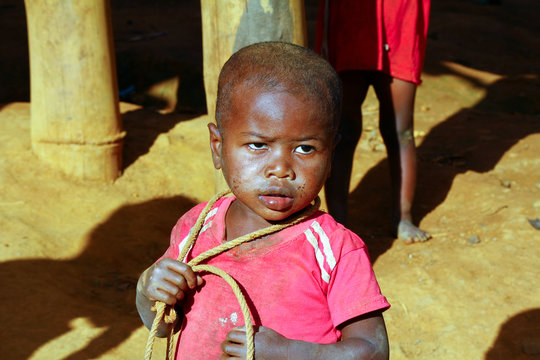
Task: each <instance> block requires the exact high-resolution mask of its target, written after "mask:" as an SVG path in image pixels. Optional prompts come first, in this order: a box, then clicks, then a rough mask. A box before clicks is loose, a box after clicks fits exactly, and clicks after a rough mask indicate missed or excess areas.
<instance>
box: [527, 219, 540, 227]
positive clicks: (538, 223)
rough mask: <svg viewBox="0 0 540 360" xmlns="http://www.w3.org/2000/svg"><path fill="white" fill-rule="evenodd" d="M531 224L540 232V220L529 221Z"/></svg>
mask: <svg viewBox="0 0 540 360" xmlns="http://www.w3.org/2000/svg"><path fill="white" fill-rule="evenodd" d="M527 221H528V222H529V224H531V225H532V226H533V227H534V228H535V229H536V230H540V219H539V218H536V219H527Z"/></svg>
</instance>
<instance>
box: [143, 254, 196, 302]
mask: <svg viewBox="0 0 540 360" xmlns="http://www.w3.org/2000/svg"><path fill="white" fill-rule="evenodd" d="M202 283H203V279H202V278H201V277H200V276H199V275H196V274H195V273H194V272H193V270H192V269H191V267H190V266H189V265H187V264H185V263H183V262H180V261H177V260H172V259H162V260H160V261H158V262H157V263H155V264H154V265H152V266H151V267H149V268H148V269H146V271H145V272H144V273H143V274H142V275H141V277H140V282H139V285H140V286H138V287H139V291H140V292H141V293H142V294H143V295H144V296H146V297H147V298H148V299H149V300H152V301H161V302H164V303H165V304H168V305H174V304H176V302H177V301H179V300H182V299H183V298H184V297H185V296H186V292H188V291H190V290H193V289H195V288H196V287H197V286H200V285H202Z"/></svg>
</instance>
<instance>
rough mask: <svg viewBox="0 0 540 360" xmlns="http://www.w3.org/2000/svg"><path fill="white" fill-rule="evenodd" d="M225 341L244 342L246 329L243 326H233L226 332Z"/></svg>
mask: <svg viewBox="0 0 540 360" xmlns="http://www.w3.org/2000/svg"><path fill="white" fill-rule="evenodd" d="M226 339H227V341H230V342H234V343H239V344H243V343H245V342H246V329H245V327H244V326H240V327H235V328H233V329H231V331H229V332H228V333H227V338H226Z"/></svg>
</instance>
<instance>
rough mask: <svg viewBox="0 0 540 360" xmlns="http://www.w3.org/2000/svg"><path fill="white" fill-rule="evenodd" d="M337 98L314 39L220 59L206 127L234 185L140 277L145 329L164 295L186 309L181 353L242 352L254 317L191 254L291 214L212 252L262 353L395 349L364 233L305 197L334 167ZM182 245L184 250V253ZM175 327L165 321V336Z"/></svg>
mask: <svg viewBox="0 0 540 360" xmlns="http://www.w3.org/2000/svg"><path fill="white" fill-rule="evenodd" d="M340 109H341V86H340V82H339V78H338V76H337V74H336V73H335V71H334V70H333V69H332V67H331V66H330V64H328V63H327V62H326V61H325V60H324V59H322V58H321V57H319V56H318V55H317V54H315V53H314V52H313V51H311V50H308V49H306V48H303V47H300V46H297V45H291V44H286V43H279V42H268V43H259V44H254V45H250V46H248V47H245V48H243V49H241V50H239V51H238V52H237V53H235V54H233V56H232V57H231V58H230V59H229V60H228V61H227V62H226V63H225V65H224V67H223V69H222V71H221V74H220V77H219V82H218V96H217V106H216V110H217V111H216V120H217V126H216V125H214V124H213V123H211V124H209V125H208V127H209V130H210V147H211V150H212V158H213V162H214V166H215V167H216V168H218V169H219V168H221V169H222V170H223V175H224V177H225V179H226V181H227V184H228V185H229V187H230V189H231V191H232V193H233V196H230V197H222V198H220V199H218V200H217V201H216V202H215V203H213V204H212V203H210V204H211V205H209V207H208V208H207V209H206V210H203V208H205V207H206V204H200V205H198V206H196V207H194V208H193V209H192V210H190V211H189V212H188V213H186V214H185V215H183V216H182V217H181V218H180V220H179V221H178V223H177V224H176V226H175V227H174V229H173V231H172V234H171V242H170V247H169V248H168V250H167V251H166V252H165V255H164V256H163V257H162V259H160V260H159V261H157V262H156V263H155V264H154V265H152V266H150V267H149V268H148V269H147V270H145V271H144V272H143V273H142V275H141V276H140V278H139V282H138V284H137V309H138V310H139V314H140V315H141V318H142V320H143V322H144V324H146V326H147V327H149V328H150V324H152V323H153V319H154V316H155V314H154V313H153V312H152V311H151V308H152V306H153V305H154V304H155V302H156V301H157V300H159V301H161V302H164V303H166V304H169V305H176V307H177V308H179V309H181V310H182V316H181V317H180V318H181V320H180V324H178V323H177V324H175V325H180V326H181V327H182V332H181V334H180V339H179V341H178V345H177V349H176V354H177V355H176V356H177V358H189V359H197V360H204V359H212V360H214V359H245V358H246V346H245V343H246V329H245V328H244V327H242V325H243V319H242V318H241V317H239V316H238V314H239V313H240V309H239V305H238V303H237V301H236V299H235V297H234V295H233V292H232V291H231V289H230V288H229V287H228V285H227V284H226V283H225V282H224V281H223V280H222V279H220V278H217V277H215V276H213V275H210V276H207V274H205V273H195V272H194V271H193V269H192V267H191V266H190V265H188V262H189V261H190V260H192V259H193V258H195V257H197V256H198V255H200V254H201V253H204V252H205V251H206V250H208V249H213V248H215V247H216V246H219V245H222V244H224V243H227V242H230V241H233V240H234V239H238V238H239V237H241V236H244V235H246V234H251V233H252V232H254V231H259V230H260V229H264V228H267V227H268V226H270V225H276V224H279V225H283V224H289V225H290V226H289V227H286V228H280V230H279V231H277V232H275V233H273V234H270V235H267V236H263V237H261V238H256V239H253V240H251V241H250V242H246V243H242V244H241V245H239V246H238V247H235V248H233V249H230V250H228V251H227V252H224V253H220V254H218V255H215V256H213V257H210V258H209V259H207V260H206V263H205V264H206V265H212V266H215V267H218V268H220V269H221V270H224V271H225V272H227V273H228V274H229V275H231V276H232V277H233V278H234V279H235V280H236V281H237V282H238V284H239V285H240V287H241V288H242V292H243V294H244V296H245V297H246V299H247V303H248V304H250V306H249V308H250V309H249V310H250V312H251V314H252V318H253V322H254V325H255V326H256V327H258V331H257V332H256V333H255V358H256V359H298V360H300V359H310V360H316V359H373V360H386V359H388V339H387V335H386V328H385V325H384V320H383V316H382V312H383V311H384V310H386V309H387V308H388V307H389V304H388V302H387V300H386V298H385V297H384V296H383V295H382V294H381V292H380V289H379V286H378V284H377V280H376V278H375V275H374V272H373V269H372V267H371V264H370V260H369V256H368V253H367V250H366V247H365V244H364V243H363V242H362V240H361V239H360V238H359V237H358V236H357V235H356V234H354V233H353V232H352V231H350V230H348V229H346V228H345V227H343V226H342V225H341V224H339V223H337V222H336V221H335V220H334V219H333V218H332V217H331V216H330V215H328V214H326V213H324V212H322V211H318V210H316V209H313V205H311V203H312V202H313V201H314V200H315V199H316V197H317V195H318V193H319V191H320V190H321V189H322V187H323V185H324V182H325V180H326V179H327V177H328V173H329V171H330V163H331V159H332V152H333V150H334V145H335V144H334V141H335V138H336V134H337V129H338V122H339V118H340ZM306 210H307V211H308V213H306ZM201 212H202V214H203V215H202V216H201V217H200V218H201V222H199V221H197V219H198V218H199V216H200V214H201ZM300 215H302V216H303V217H300V218H299V216H300ZM202 219H204V222H202V221H203V220H202ZM292 219H296V220H295V222H293V221H292ZM195 224H198V225H195ZM194 226H198V228H199V229H200V231H199V234H198V237H197V239H196V241H195V243H194V245H193V247H192V248H190V247H189V241H187V240H186V241H183V240H184V239H186V238H187V237H188V234H190V233H191V231H192V229H193V227H194ZM195 231H196V230H195ZM184 247H186V248H189V249H190V250H189V252H188V253H187V255H186V257H185V259H181V260H180V261H179V260H177V258H178V257H179V256H181V255H179V254H183V253H184V251H183V248H184ZM181 257H183V256H181ZM171 326H174V325H171V324H166V323H164V322H161V323H160V328H159V331H160V334H161V335H164V334H165V333H166V332H167V330H169V331H170V328H171Z"/></svg>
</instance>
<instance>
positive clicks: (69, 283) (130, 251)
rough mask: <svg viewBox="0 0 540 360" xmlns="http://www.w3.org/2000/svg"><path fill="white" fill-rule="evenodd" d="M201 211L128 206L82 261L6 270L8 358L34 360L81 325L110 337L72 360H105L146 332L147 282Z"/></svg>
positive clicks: (179, 203) (0, 269) (0, 341)
mask: <svg viewBox="0 0 540 360" xmlns="http://www.w3.org/2000/svg"><path fill="white" fill-rule="evenodd" d="M193 206H194V203H193V202H192V201H191V200H189V199H187V198H185V197H181V196H177V197H173V198H167V199H156V200H151V201H148V202H144V203H140V204H135V205H128V206H124V207H122V208H120V209H119V210H117V211H116V212H115V213H114V214H113V215H112V216H111V217H110V218H109V219H108V220H107V221H105V222H104V223H103V224H100V225H98V226H97V227H96V228H95V230H93V231H92V233H91V234H90V235H89V237H88V246H87V247H86V248H85V249H84V250H83V251H82V253H81V254H80V255H79V256H76V257H74V258H72V259H67V260H52V259H24V260H14V261H7V262H4V263H2V264H0V288H2V293H1V295H0V302H1V303H2V311H1V312H0V323H2V324H3V326H2V329H1V330H0V349H2V351H1V352H2V358H3V359H27V358H29V357H30V356H31V355H32V354H33V353H34V352H35V351H36V350H37V349H39V348H40V347H41V346H43V345H45V344H47V343H48V342H49V341H52V340H54V339H56V338H58V337H60V336H62V335H64V334H66V333H67V332H69V331H71V330H72V322H73V320H75V319H78V318H86V319H87V320H88V321H90V322H91V324H92V325H93V327H96V328H102V329H104V332H103V333H102V334H101V335H100V336H98V337H96V338H94V339H93V340H92V341H90V342H89V343H88V345H87V346H85V347H84V348H82V349H80V350H79V351H77V352H75V353H73V354H71V355H70V356H69V357H67V358H66V359H70V360H76V359H77V360H82V359H95V358H99V357H100V356H101V355H103V354H104V353H106V352H107V351H109V350H111V349H113V348H115V347H116V346H118V345H119V344H121V343H122V342H123V341H125V340H126V339H127V338H128V337H129V336H130V335H131V333H132V332H133V331H134V330H135V329H137V328H138V327H140V326H141V322H140V320H139V316H138V314H137V311H136V308H135V286H136V281H137V278H138V276H139V274H140V273H141V272H142V271H143V270H144V269H145V268H146V267H148V266H150V265H151V264H152V263H153V262H154V261H155V260H156V259H157V258H159V256H161V255H162V254H163V252H164V251H165V250H166V248H167V247H168V243H169V236H170V232H171V229H172V227H173V226H174V224H175V223H176V221H177V220H178V218H179V217H180V216H181V215H182V214H183V213H184V212H186V211H187V210H189V209H190V208H191V207H193ZM77 240H78V239H77ZM3 294H10V295H9V296H5V297H4V296H3ZM74 304H77V306H75V305H74ZM10 339H13V340H14V339H16V341H12V340H10ZM141 355H142V354H141Z"/></svg>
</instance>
